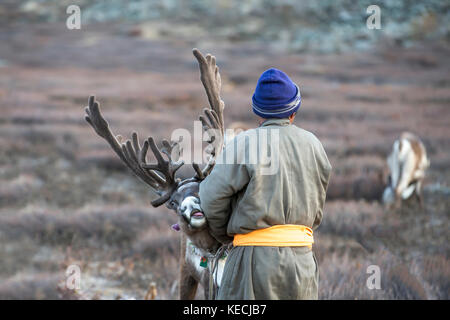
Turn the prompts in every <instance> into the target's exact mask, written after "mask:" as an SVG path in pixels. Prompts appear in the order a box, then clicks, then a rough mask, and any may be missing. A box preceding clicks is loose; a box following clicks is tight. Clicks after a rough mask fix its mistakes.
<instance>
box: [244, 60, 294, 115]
mask: <svg viewBox="0 0 450 320" xmlns="http://www.w3.org/2000/svg"><path fill="white" fill-rule="evenodd" d="M252 102H253V105H252V108H253V112H254V113H255V114H257V115H258V116H260V117H263V118H288V117H289V116H290V115H291V114H293V113H294V112H296V111H297V110H298V108H299V107H300V104H301V95H300V89H299V88H298V86H297V85H296V84H295V83H294V82H292V80H291V79H289V77H288V76H287V74H285V73H284V72H283V71H280V70H278V69H275V68H271V69H268V70H266V71H264V72H263V74H262V75H261V77H259V79H258V83H257V85H256V89H255V93H254V94H253V97H252Z"/></svg>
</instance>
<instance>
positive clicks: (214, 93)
mask: <svg viewBox="0 0 450 320" xmlns="http://www.w3.org/2000/svg"><path fill="white" fill-rule="evenodd" d="M193 54H194V56H195V57H196V58H197V61H198V64H199V68H200V80H201V81H202V83H203V87H204V88H205V91H206V95H207V97H208V101H209V106H210V108H209V109H206V108H205V109H204V110H203V111H204V113H205V115H206V118H205V117H204V116H203V115H200V117H199V119H200V121H201V122H202V125H203V130H204V131H205V132H207V133H208V135H209V140H208V141H207V142H208V143H209V144H210V145H209V153H210V155H211V157H210V158H209V160H208V163H207V164H206V166H205V167H204V168H203V169H202V170H201V169H200V167H199V166H198V164H196V163H193V164H192V167H193V168H194V170H195V171H196V173H197V175H196V178H197V179H199V180H203V179H204V178H205V177H206V176H207V175H208V174H209V173H210V172H211V170H212V168H213V167H214V165H215V161H216V157H217V155H218V154H219V153H220V152H221V150H222V147H223V136H224V132H225V126H224V119H223V109H224V108H225V104H224V102H223V100H222V99H221V98H220V89H221V86H222V80H221V78H220V73H219V67H218V66H217V65H216V57H214V56H212V55H210V54H207V55H206V57H204V56H203V55H202V54H201V52H200V51H199V50H198V49H193Z"/></svg>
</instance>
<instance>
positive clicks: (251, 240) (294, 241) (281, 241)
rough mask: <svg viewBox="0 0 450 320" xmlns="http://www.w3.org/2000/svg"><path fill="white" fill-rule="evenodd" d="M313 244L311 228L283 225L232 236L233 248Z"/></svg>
mask: <svg viewBox="0 0 450 320" xmlns="http://www.w3.org/2000/svg"><path fill="white" fill-rule="evenodd" d="M313 243H314V237H313V231H312V230H311V228H309V227H307V226H302V225H296V224H283V225H276V226H273V227H269V228H265V229H259V230H254V231H252V232H249V233H246V234H236V235H235V236H234V240H233V245H234V246H264V247H310V248H312V244H313Z"/></svg>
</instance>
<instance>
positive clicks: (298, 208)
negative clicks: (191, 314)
mask: <svg viewBox="0 0 450 320" xmlns="http://www.w3.org/2000/svg"><path fill="white" fill-rule="evenodd" d="M252 134H253V135H255V134H256V136H258V137H259V136H260V135H261V136H264V134H267V135H266V137H268V138H267V139H266V140H265V139H263V138H261V139H260V138H258V140H251V139H250V138H249V137H251V136H252ZM255 141H256V145H257V146H258V148H259V147H261V146H264V145H266V146H267V147H266V149H264V148H262V149H261V150H265V151H262V152H261V156H260V158H257V159H258V161H251V160H249V159H250V156H249V154H251V152H253V151H254V148H253V147H254V145H255ZM252 148H253V149H252ZM248 150H250V151H248ZM252 150H253V151H252ZM258 150H259V149H258ZM233 151H235V152H233ZM257 152H260V151H257ZM227 154H228V155H229V154H232V157H231V158H230V156H228V157H227ZM264 154H267V156H265V157H264ZM277 156H278V157H277ZM233 157H234V163H233V161H230V159H232V158H233ZM267 158H268V159H270V161H271V162H270V164H269V165H270V166H272V164H273V163H275V165H273V166H272V168H270V169H268V168H267V166H268V164H267V161H266V160H267ZM260 159H261V160H260ZM264 159H265V160H264ZM217 160H218V161H217V164H216V166H215V167H214V169H213V170H212V172H211V173H210V175H209V176H208V177H207V178H206V179H205V180H204V181H202V182H201V184H200V203H201V206H202V209H203V211H204V214H205V216H206V218H207V221H208V224H209V227H210V230H211V233H212V235H213V236H214V237H215V238H216V239H217V240H219V241H220V242H222V243H225V244H226V243H230V242H231V241H232V240H233V236H234V235H235V234H245V233H248V232H251V231H253V230H257V229H262V228H267V227H271V226H274V225H282V224H299V225H306V226H308V227H310V228H312V229H313V230H315V229H316V228H317V227H318V226H319V224H320V222H321V220H322V215H323V206H324V203H325V196H326V191H327V187H328V181H329V177H330V172H331V165H330V163H329V161H328V158H327V155H326V153H325V150H324V148H323V146H322V144H321V143H320V141H319V140H318V139H317V138H316V137H315V136H314V135H313V134H312V133H310V132H308V131H306V130H303V129H301V128H299V127H297V126H295V125H293V124H290V122H289V120H288V119H269V120H266V121H265V122H264V123H263V124H262V125H261V126H260V127H258V128H256V129H251V130H248V131H245V132H243V133H241V134H239V135H238V136H237V137H236V138H235V139H233V140H232V141H231V142H229V143H227V145H226V146H225V148H224V150H223V152H222V153H221V155H220V156H219V158H218V159H217ZM225 160H227V161H225ZM230 162H231V163H230ZM276 162H278V163H276ZM264 166H266V167H264ZM265 169H267V170H265ZM318 277H319V272H318V265H317V261H316V258H315V256H314V253H313V252H312V250H311V249H310V248H308V247H276V246H273V247H262V246H237V247H233V248H232V249H231V251H230V253H229V255H228V258H227V261H226V264H225V269H224V273H223V277H222V282H221V284H220V287H219V292H218V296H217V298H218V299H238V300H242V299H246V300H248V299H317V298H318Z"/></svg>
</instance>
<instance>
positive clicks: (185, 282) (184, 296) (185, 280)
mask: <svg viewBox="0 0 450 320" xmlns="http://www.w3.org/2000/svg"><path fill="white" fill-rule="evenodd" d="M180 249H181V250H180V262H181V265H180V286H179V298H180V300H194V298H195V295H196V293H197V287H198V281H197V280H196V279H195V278H194V277H193V276H192V275H191V270H190V269H189V266H188V265H187V263H186V235H185V234H182V235H181V243H180Z"/></svg>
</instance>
